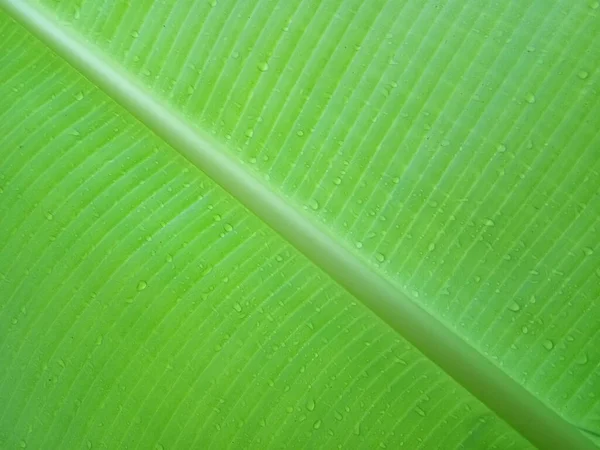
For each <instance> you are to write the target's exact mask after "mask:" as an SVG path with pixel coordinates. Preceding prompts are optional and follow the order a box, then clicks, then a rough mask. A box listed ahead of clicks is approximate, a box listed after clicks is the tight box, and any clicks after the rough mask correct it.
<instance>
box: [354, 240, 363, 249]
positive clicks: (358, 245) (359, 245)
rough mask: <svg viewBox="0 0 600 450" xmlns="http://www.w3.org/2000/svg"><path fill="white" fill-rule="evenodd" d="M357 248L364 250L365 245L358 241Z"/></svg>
mask: <svg viewBox="0 0 600 450" xmlns="http://www.w3.org/2000/svg"><path fill="white" fill-rule="evenodd" d="M354 245H355V246H356V248H362V246H363V243H362V242H360V241H358V242H357V243H356V244H354Z"/></svg>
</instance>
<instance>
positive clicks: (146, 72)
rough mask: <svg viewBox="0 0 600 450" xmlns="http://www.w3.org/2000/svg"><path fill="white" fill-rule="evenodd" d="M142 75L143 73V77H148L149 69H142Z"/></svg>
mask: <svg viewBox="0 0 600 450" xmlns="http://www.w3.org/2000/svg"><path fill="white" fill-rule="evenodd" d="M142 75H144V76H145V77H149V76H150V71H149V70H148V69H142Z"/></svg>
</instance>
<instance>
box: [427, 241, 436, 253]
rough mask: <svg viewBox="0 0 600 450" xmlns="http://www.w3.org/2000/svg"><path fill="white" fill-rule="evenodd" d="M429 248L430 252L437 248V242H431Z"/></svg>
mask: <svg viewBox="0 0 600 450" xmlns="http://www.w3.org/2000/svg"><path fill="white" fill-rule="evenodd" d="M427 250H429V251H430V252H432V251H434V250H435V244H434V243H433V242H432V243H431V244H429V247H427Z"/></svg>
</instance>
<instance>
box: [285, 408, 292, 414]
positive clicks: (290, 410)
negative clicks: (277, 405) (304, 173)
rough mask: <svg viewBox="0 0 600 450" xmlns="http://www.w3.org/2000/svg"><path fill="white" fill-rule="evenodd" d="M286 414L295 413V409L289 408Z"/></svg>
mask: <svg viewBox="0 0 600 450" xmlns="http://www.w3.org/2000/svg"><path fill="white" fill-rule="evenodd" d="M285 412H287V413H288V414H291V413H293V412H294V408H292V407H291V406H288V407H287V408H285Z"/></svg>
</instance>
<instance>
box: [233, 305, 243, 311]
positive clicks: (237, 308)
mask: <svg viewBox="0 0 600 450" xmlns="http://www.w3.org/2000/svg"><path fill="white" fill-rule="evenodd" d="M233 309H235V310H236V311H237V312H242V305H240V304H239V303H235V304H234V305H233Z"/></svg>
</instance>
